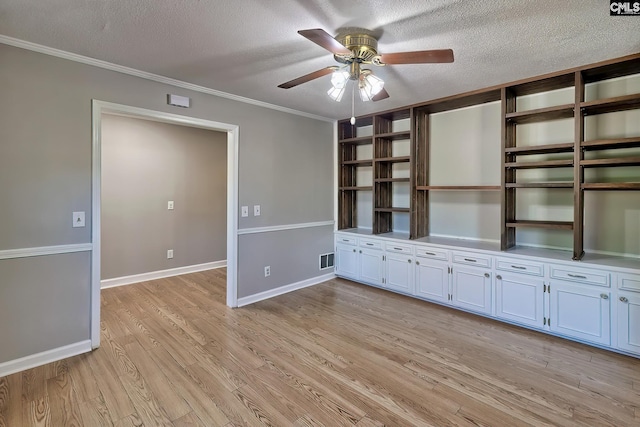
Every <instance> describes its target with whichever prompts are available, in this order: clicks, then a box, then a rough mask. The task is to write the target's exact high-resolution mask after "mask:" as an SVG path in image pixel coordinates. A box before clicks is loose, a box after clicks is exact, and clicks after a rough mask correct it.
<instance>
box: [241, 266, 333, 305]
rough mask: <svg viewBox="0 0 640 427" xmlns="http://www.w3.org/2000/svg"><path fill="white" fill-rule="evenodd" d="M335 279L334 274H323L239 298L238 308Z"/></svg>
mask: <svg viewBox="0 0 640 427" xmlns="http://www.w3.org/2000/svg"><path fill="white" fill-rule="evenodd" d="M335 277H336V275H335V274H334V273H329V274H323V275H322V276H316V277H312V278H311V279H307V280H302V281H300V282H296V283H291V284H289V285H284V286H280V287H279V288H275V289H270V290H268V291H264V292H260V293H258V294H255V295H249V296H248V297H243V298H238V307H243V306H245V305H249V304H253V303H254V302H258V301H263V300H266V299H269V298H273V297H277V296H278V295H282V294H286V293H288V292H292V291H297V290H298V289H303V288H307V287H309V286H313V285H317V284H318V283H322V282H326V281H327V280H331V279H333V278H335Z"/></svg>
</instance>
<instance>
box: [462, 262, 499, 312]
mask: <svg viewBox="0 0 640 427" xmlns="http://www.w3.org/2000/svg"><path fill="white" fill-rule="evenodd" d="M452 284H453V292H452V296H453V305H455V306H458V307H461V308H464V309H466V310H470V311H476V312H478V313H483V314H491V273H489V271H487V270H485V269H483V268H473V267H458V266H454V267H453V282H452Z"/></svg>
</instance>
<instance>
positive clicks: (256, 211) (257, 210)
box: [253, 205, 260, 216]
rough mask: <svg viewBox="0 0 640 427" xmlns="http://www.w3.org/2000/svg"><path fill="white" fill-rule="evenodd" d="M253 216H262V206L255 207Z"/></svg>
mask: <svg viewBox="0 0 640 427" xmlns="http://www.w3.org/2000/svg"><path fill="white" fill-rule="evenodd" d="M253 216H260V205H254V206H253Z"/></svg>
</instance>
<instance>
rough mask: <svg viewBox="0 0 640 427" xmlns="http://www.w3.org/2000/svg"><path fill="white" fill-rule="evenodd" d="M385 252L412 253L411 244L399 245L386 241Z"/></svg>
mask: <svg viewBox="0 0 640 427" xmlns="http://www.w3.org/2000/svg"><path fill="white" fill-rule="evenodd" d="M385 249H386V250H387V252H398V253H402V254H407V255H413V246H409V245H399V244H397V243H387V244H386V245H385Z"/></svg>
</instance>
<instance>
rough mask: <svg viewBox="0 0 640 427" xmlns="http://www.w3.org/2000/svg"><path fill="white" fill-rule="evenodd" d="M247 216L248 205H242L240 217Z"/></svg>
mask: <svg viewBox="0 0 640 427" xmlns="http://www.w3.org/2000/svg"><path fill="white" fill-rule="evenodd" d="M248 216H249V206H242V217H243V218H245V217H248Z"/></svg>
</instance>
